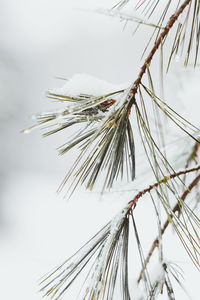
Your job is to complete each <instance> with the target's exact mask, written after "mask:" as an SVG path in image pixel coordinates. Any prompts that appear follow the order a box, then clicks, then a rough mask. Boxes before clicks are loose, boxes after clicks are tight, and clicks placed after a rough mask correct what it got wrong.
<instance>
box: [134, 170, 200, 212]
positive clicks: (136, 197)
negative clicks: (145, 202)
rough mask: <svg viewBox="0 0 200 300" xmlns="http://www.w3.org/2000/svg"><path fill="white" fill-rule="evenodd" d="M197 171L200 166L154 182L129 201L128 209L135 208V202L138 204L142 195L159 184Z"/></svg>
mask: <svg viewBox="0 0 200 300" xmlns="http://www.w3.org/2000/svg"><path fill="white" fill-rule="evenodd" d="M198 170H200V165H199V166H197V167H195V168H192V169H186V170H182V171H180V172H177V173H173V174H171V175H169V176H165V177H163V179H161V180H160V181H158V182H156V183H154V184H152V185H150V186H149V187H148V188H146V189H144V190H142V191H140V192H139V193H138V194H137V195H136V196H135V197H134V198H133V200H131V201H129V203H128V205H129V207H130V208H133V207H135V206H136V204H137V202H138V200H139V198H141V197H142V196H143V195H144V194H146V193H149V192H150V191H151V190H152V189H155V188H156V187H158V186H159V185H160V184H162V183H166V182H167V181H168V180H170V179H173V178H175V177H178V176H180V175H185V174H188V173H191V172H195V171H198ZM188 189H189V187H188ZM188 192H190V191H188Z"/></svg>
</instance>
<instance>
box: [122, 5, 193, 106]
mask: <svg viewBox="0 0 200 300" xmlns="http://www.w3.org/2000/svg"><path fill="white" fill-rule="evenodd" d="M191 1H192V0H186V1H184V2H183V4H182V5H181V6H180V8H179V9H178V10H177V12H176V13H175V14H173V15H172V16H171V17H170V19H169V21H168V22H167V25H166V26H165V27H164V29H163V31H162V32H161V34H160V36H159V38H158V39H157V40H156V41H155V43H154V46H153V48H152V50H151V52H150V53H149V55H148V56H147V58H146V60H145V62H144V64H143V66H142V67H141V69H140V73H139V75H138V77H137V79H136V80H135V82H134V84H133V88H132V89H131V90H130V93H129V95H128V98H129V97H130V101H129V108H131V107H132V105H133V104H134V103H135V95H136V94H137V90H138V87H139V85H140V83H141V80H142V77H143V75H144V74H145V72H146V69H147V67H148V65H149V64H150V62H151V60H152V58H153V56H154V54H155V53H156V51H157V50H158V48H159V46H160V45H161V43H162V41H163V39H164V38H165V37H166V36H167V34H168V32H169V31H170V29H171V28H172V26H173V25H174V23H175V22H176V20H177V19H178V17H179V16H180V15H181V13H182V12H183V10H184V9H185V8H186V6H187V5H188V4H189V3H190V2H191Z"/></svg>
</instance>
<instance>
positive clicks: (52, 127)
mask: <svg viewBox="0 0 200 300" xmlns="http://www.w3.org/2000/svg"><path fill="white" fill-rule="evenodd" d="M120 88H121V86H120V87H119V86H116V85H113V84H110V83H107V82H105V81H103V80H99V79H96V78H93V77H92V76H89V75H85V74H78V75H75V76H74V77H72V79H70V80H68V81H67V82H66V84H65V85H64V86H63V87H62V88H59V89H55V90H52V91H48V93H47V97H48V98H50V99H53V100H55V101H58V102H61V103H62V106H64V107H63V108H62V109H59V110H57V111H54V112H47V113H41V114H38V115H36V116H35V118H36V120H37V124H36V125H34V126H32V127H37V126H43V130H45V132H44V133H43V136H44V137H46V136H49V135H52V134H55V133H57V132H60V131H63V130H65V129H67V128H69V127H72V126H74V125H77V124H79V129H78V131H76V132H75V133H74V135H73V138H72V139H71V140H70V141H67V142H66V143H64V144H63V145H62V146H60V147H59V148H58V151H59V154H60V155H63V154H65V153H67V152H68V151H69V150H71V149H72V148H74V147H78V148H79V150H80V153H79V155H78V157H77V159H76V160H75V162H74V164H73V165H72V167H71V169H70V170H69V172H68V173H67V175H66V177H65V178H64V180H63V182H62V184H61V185H60V187H59V191H60V190H61V189H62V188H63V187H64V186H65V184H66V182H67V181H68V179H69V178H70V177H74V180H73V183H72V184H71V186H70V188H69V190H70V193H73V191H74V189H75V188H76V186H77V185H78V184H83V183H84V184H85V185H86V188H88V189H92V188H93V186H94V185H95V183H96V181H97V179H98V178H99V176H100V175H101V174H102V173H103V176H104V179H103V183H104V185H103V190H104V189H105V188H110V187H112V185H113V182H114V181H115V180H116V179H117V178H118V177H119V175H121V178H123V177H124V176H126V179H128V180H133V179H134V177H135V152H134V140H133V133H132V128H131V124H130V121H129V114H130V111H129V107H128V101H127V100H126V98H127V94H128V92H129V89H123V88H121V89H120ZM29 129H31V127H30V128H29Z"/></svg>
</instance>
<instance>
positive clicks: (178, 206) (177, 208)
mask: <svg viewBox="0 0 200 300" xmlns="http://www.w3.org/2000/svg"><path fill="white" fill-rule="evenodd" d="M198 169H199V168H198ZM185 174H186V173H185ZM199 181H200V174H199V175H197V176H196V177H195V179H194V180H193V181H192V182H191V183H190V185H189V186H188V188H187V190H185V191H184V193H183V194H182V196H181V200H182V201H183V202H184V201H185V199H186V197H187V195H188V194H189V193H190V192H191V190H192V189H193V188H194V187H195V186H196V185H197V184H198V183H199ZM181 208H182V207H181V206H180V203H177V204H176V205H175V206H174V208H173V210H172V212H173V214H175V213H176V212H180V210H181ZM173 214H171V216H170V219H171V218H173ZM170 219H169V218H167V220H166V221H165V223H164V225H163V227H162V229H161V235H163V234H164V232H165V230H166V229H167V227H168V225H169V224H170V221H169V220H170ZM158 246H159V238H158V237H157V238H156V239H155V240H154V241H153V243H152V246H151V248H150V250H149V252H148V254H147V257H146V259H145V262H144V265H143V268H142V270H141V272H140V275H139V277H138V280H137V282H138V283H139V282H140V281H141V279H142V277H143V274H144V271H145V269H146V267H147V264H148V263H149V261H150V258H151V256H152V255H153V252H154V250H155V249H156V248H157V247H158Z"/></svg>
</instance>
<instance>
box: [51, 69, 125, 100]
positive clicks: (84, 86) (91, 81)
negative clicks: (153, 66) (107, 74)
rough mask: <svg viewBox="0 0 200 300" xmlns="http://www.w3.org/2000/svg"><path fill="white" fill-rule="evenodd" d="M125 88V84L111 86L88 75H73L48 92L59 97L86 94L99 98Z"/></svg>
mask: <svg viewBox="0 0 200 300" xmlns="http://www.w3.org/2000/svg"><path fill="white" fill-rule="evenodd" d="M126 87H127V84H119V85H117V84H113V83H109V82H107V81H105V80H102V79H98V78H95V77H93V76H92V75H89V74H75V75H73V76H72V78H71V79H69V80H68V81H67V82H66V83H65V84H64V86H63V87H61V88H57V89H53V90H51V91H50V92H52V93H55V94H60V95H65V96H67V95H71V96H79V95H81V94H88V95H93V96H100V95H104V94H108V93H111V92H115V91H118V90H121V89H124V88H126Z"/></svg>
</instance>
